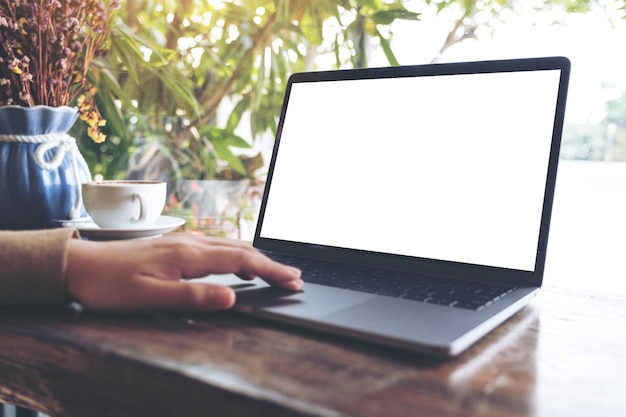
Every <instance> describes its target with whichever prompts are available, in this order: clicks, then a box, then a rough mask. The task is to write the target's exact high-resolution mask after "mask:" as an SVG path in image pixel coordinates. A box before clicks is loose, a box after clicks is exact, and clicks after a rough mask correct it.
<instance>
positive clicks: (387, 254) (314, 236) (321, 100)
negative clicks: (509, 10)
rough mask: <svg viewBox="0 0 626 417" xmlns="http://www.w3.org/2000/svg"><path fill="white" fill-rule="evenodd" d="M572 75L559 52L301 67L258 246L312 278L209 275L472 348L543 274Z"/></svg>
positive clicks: (279, 309) (401, 336)
mask: <svg viewBox="0 0 626 417" xmlns="http://www.w3.org/2000/svg"><path fill="white" fill-rule="evenodd" d="M569 71H570V63H569V61H568V60H567V58H563V57H545V58H527V59H514V60H497V61H481V62H463V63H450V64H433V65H418V66H401V67H390V68H368V69H355V70H338V71H321V72H308V73H297V74H294V75H292V77H291V78H290V80H289V82H288V85H287V89H286V94H285V99H284V104H283V109H282V113H281V116H280V121H279V129H278V133H277V137H276V142H275V147H274V150H273V155H272V159H271V163H270V168H269V174H268V180H267V184H266V189H265V193H264V197H263V200H262V205H261V210H260V216H259V220H258V226H257V229H256V233H255V237H254V243H253V244H254V246H255V247H256V248H258V249H259V250H261V251H264V252H265V253H267V254H268V255H269V256H272V257H277V259H278V260H280V261H282V262H286V263H291V264H294V265H296V266H299V267H301V268H302V269H303V279H304V281H305V286H304V289H303V291H302V292H300V293H290V292H285V291H282V290H279V289H275V288H272V287H269V286H268V285H267V284H264V283H263V281H261V280H259V279H257V280H254V281H253V282H252V283H248V282H242V281H241V280H238V279H237V278H235V277H233V276H221V277H212V278H210V280H211V281H212V282H216V281H217V282H221V283H223V284H227V285H232V286H233V288H235V289H236V290H237V303H236V306H235V309H236V310H237V311H239V312H243V313H247V314H253V315H255V316H259V317H264V318H268V319H272V320H278V321H281V322H285V323H290V324H293V325H297V326H303V327H306V328H310V329H315V330H318V331H323V332H330V333H334V334H338V335H341V336H344V337H349V338H354V339H358V340H362V341H366V342H371V343H376V344H382V345H385V346H391V347H394V348H400V349H403V350H408V351H412V352H419V353H424V354H428V355H435V356H443V357H449V356H455V355H458V354H459V353H461V352H462V351H463V350H465V349H466V348H467V347H469V346H470V345H471V344H473V343H474V342H476V341H477V340H479V339H480V338H481V337H482V336H484V335H485V334H487V333H488V332H489V331H491V330H492V329H494V328H495V327H496V326H497V325H499V324H500V323H502V322H503V321H505V320H506V319H507V318H509V317H510V316H512V315H513V314H514V313H515V312H517V311H519V310H520V309H521V308H522V307H523V306H525V305H526V304H527V303H528V302H529V300H530V299H531V298H532V297H533V296H534V295H535V294H536V293H537V291H538V290H539V288H540V286H541V284H542V278H543V272H544V263H545V257H546V248H547V243H548V229H549V224H550V213H551V208H552V200H553V194H554V187H555V180H556V173H557V163H558V156H559V146H560V139H561V133H562V128H563V118H564V112H565V102H566V95H567V86H568V80H569ZM318 264H322V265H321V266H320V265H318ZM319 267H321V271H322V272H319V270H318V269H316V268H319ZM352 270H355V271H357V272H355V273H354V274H353V271H352ZM329 271H330V272H329ZM370 278H371V280H370ZM370 281H373V283H372V282H370ZM422 281H423V282H424V283H423V284H422ZM433 283H434V284H433ZM378 284H380V285H381V286H382V287H386V289H383V290H378V289H376V288H377V287H376V286H377V285H378ZM439 284H441V285H442V286H443V287H444V289H443V290H441V289H439V288H438V286H439ZM446 285H447V287H446ZM413 286H416V287H418V288H417V289H415V288H413ZM420 286H423V287H425V288H426V289H425V290H424V289H422V290H420V289H419V287H420ZM389 287H391V288H389ZM435 287H437V289H433V290H432V291H431V292H428V290H429V289H430V288H435ZM485 287H486V288H487V289H484V288H485ZM494 288H495V289H494ZM396 290H397V292H398V293H399V294H398V293H394V291H396ZM446 291H447V292H446ZM421 293H424V294H421ZM416 294H420V295H419V296H417V295H416ZM429 294H430V295H429ZM473 296H476V297H477V298H478V301H475V300H474V301H471V299H472V297H473ZM459 297H460V298H459Z"/></svg>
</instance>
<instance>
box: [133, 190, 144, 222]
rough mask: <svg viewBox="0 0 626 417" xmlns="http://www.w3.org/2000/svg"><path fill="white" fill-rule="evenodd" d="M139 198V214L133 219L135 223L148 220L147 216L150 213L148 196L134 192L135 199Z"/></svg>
mask: <svg viewBox="0 0 626 417" xmlns="http://www.w3.org/2000/svg"><path fill="white" fill-rule="evenodd" d="M137 200H139V216H137V217H134V218H133V219H131V222H133V223H141V222H143V221H145V220H146V216H147V215H148V200H147V199H146V196H145V195H144V194H141V193H136V194H133V201H137Z"/></svg>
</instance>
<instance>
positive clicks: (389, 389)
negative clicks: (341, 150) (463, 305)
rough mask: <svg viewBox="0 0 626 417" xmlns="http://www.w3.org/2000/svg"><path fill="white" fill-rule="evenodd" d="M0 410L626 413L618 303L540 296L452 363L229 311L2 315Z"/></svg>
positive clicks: (565, 293) (380, 415) (622, 302)
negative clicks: (11, 406) (10, 405)
mask: <svg viewBox="0 0 626 417" xmlns="http://www.w3.org/2000/svg"><path fill="white" fill-rule="evenodd" d="M0 401H4V402H7V403H13V404H16V405H19V406H22V407H27V408H31V409H36V410H40V411H42V412H45V413H47V414H50V415H52V416H62V417H98V416H116V417H124V416H133V417H142V416H150V417H158V416H172V417H178V416H181V417H192V416H218V417H227V416H246V417H250V416H272V417H281V416H333V417H335V416H337V417H338V416H360V417H367V416H372V417H373V416H375V417H394V416H402V417H406V416H464V417H467V416H549V417H556V416H566V417H572V416H593V417H598V416H615V417H619V416H626V297H623V296H611V295H607V294H588V293H587V294H582V293H580V292H575V291H571V290H564V289H556V288H549V287H548V288H544V289H543V290H542V291H541V292H540V295H539V296H538V297H537V298H536V299H535V300H533V302H532V304H531V305H530V306H529V307H527V308H525V309H524V310H522V311H521V312H520V313H518V314H517V315H516V316H514V317H513V318H512V319H510V320H509V321H508V322H506V323H505V324H504V325H503V326H501V327H500V328H498V329H497V330H496V331H494V332H493V333H491V334H490V335H489V336H488V337H487V338H486V339H484V340H483V341H481V342H479V343H478V344H477V345H475V346H473V347H472V348H470V350H469V351H467V352H466V353H465V354H463V355H462V356H460V357H458V358H456V359H453V360H449V361H436V360H432V359H428V358H424V357H420V356H416V355H409V354H405V353H400V352H398V351H394V350H389V349H384V348H378V347H374V346H371V345H365V344H361V343H354V342H350V341H347V340H344V339H342V338H339V337H332V336H322V335H319V334H316V333H311V332H308V331H302V330H297V329H294V328H291V327H287V326H285V325H279V324H274V323H270V322H266V321H262V320H258V319H253V318H250V317H245V316H240V315H237V314H236V313H231V312H221V313H212V314H202V315H151V316H139V317H138V316H117V317H113V316H97V315H91V314H84V313H82V314H78V313H72V312H68V311H57V312H50V311H40V312H32V311H24V310H13V309H11V310H0Z"/></svg>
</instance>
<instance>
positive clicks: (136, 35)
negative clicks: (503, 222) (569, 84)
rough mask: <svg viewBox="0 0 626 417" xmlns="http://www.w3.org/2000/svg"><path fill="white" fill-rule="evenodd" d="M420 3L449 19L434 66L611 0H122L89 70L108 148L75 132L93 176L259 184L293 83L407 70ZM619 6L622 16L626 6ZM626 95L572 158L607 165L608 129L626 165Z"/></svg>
mask: <svg viewBox="0 0 626 417" xmlns="http://www.w3.org/2000/svg"><path fill="white" fill-rule="evenodd" d="M409 3H411V4H416V3H419V4H420V5H421V6H424V7H427V8H428V10H430V11H431V12H432V11H434V13H435V14H436V15H437V16H438V18H439V16H441V19H448V20H449V30H448V33H447V34H446V35H445V36H444V37H442V39H441V42H440V48H439V50H438V52H437V53H436V54H435V55H434V56H433V57H432V62H437V61H438V60H439V58H440V57H441V55H442V54H443V53H444V52H445V51H446V50H447V49H448V48H450V47H451V46H453V45H455V44H456V43H459V42H462V41H463V40H465V39H472V38H475V37H476V33H477V32H479V31H480V32H481V33H490V32H493V31H494V30H496V28H497V24H498V22H501V21H502V19H503V18H504V17H505V16H507V15H510V14H511V13H513V14H515V13H519V12H520V10H521V8H522V7H523V8H525V10H527V9H528V8H529V7H532V8H534V9H536V10H537V12H538V13H539V12H541V11H547V10H549V11H551V12H552V13H551V14H550V15H551V16H557V17H558V16H559V15H561V16H562V15H563V14H567V13H584V12H588V11H591V10H597V9H598V8H602V7H603V6H602V5H603V3H604V2H603V1H602V0H543V1H536V2H533V3H532V4H529V2H524V1H522V0H482V1H481V0H423V1H415V0H413V1H410V2H409V1H401V0H338V1H337V0H333V1H330V0H318V1H308V0H273V1H270V0H246V1H237V0H232V1H227V0H122V7H121V8H120V9H119V10H118V11H117V14H116V16H115V19H113V22H112V27H111V28H110V32H111V36H110V45H109V46H110V49H109V52H108V54H106V56H102V57H99V58H98V59H97V60H96V62H95V63H94V65H93V66H92V68H91V72H90V77H91V79H92V81H94V83H95V84H96V85H97V86H98V92H97V95H96V100H97V102H98V105H99V108H100V110H101V112H102V114H103V116H104V118H105V119H106V120H107V126H106V127H105V133H107V135H108V139H107V141H106V142H105V143H104V144H94V143H91V141H89V140H88V139H87V138H86V136H85V133H84V132H83V131H81V129H82V127H81V126H79V125H80V124H77V126H76V127H75V130H74V131H73V134H74V135H75V136H76V137H81V140H79V144H80V147H81V150H82V152H83V154H84V155H85V157H86V159H87V161H88V164H89V166H90V168H91V170H92V173H93V174H94V175H101V176H102V177H103V178H106V179H119V178H124V177H126V178H133V177H142V178H152V179H168V180H169V179H172V178H194V179H211V178H224V179H238V178H244V177H248V178H252V177H254V176H255V174H256V173H257V172H258V168H259V167H262V166H263V165H264V162H263V161H262V158H261V155H260V153H259V152H258V148H257V147H256V146H255V140H257V138H259V137H263V136H266V137H273V135H274V134H275V132H276V129H277V120H278V115H279V113H280V108H281V104H282V99H283V94H284V87H285V84H286V82H287V78H288V77H289V75H290V74H291V73H293V72H297V71H305V70H306V71H308V70H317V69H335V68H351V67H367V66H368V65H369V63H370V56H371V54H372V50H373V49H377V50H381V51H382V52H383V54H384V56H385V58H386V60H387V62H388V64H389V65H398V64H400V62H398V59H397V58H396V54H395V53H394V49H393V36H394V33H393V24H394V22H397V21H399V20H407V21H411V22H412V23H411V24H415V25H419V24H421V20H420V14H419V13H416V12H412V11H410V10H409V9H408V8H407V7H406V5H408V4H409ZM618 3H619V5H620V7H621V10H622V12H623V11H624V0H620V1H619V2H618ZM422 8H423V7H422ZM418 9H419V8H418ZM412 10H414V9H412ZM621 16H622V17H623V13H622V14H621ZM554 24H559V20H558V18H557V19H555V21H554ZM415 47H416V48H419V47H420V39H415ZM320 62H323V64H322V65H321V64H320ZM413 63H414V62H413ZM403 64H411V63H406V62H404V63H403ZM625 97H626V96H625ZM625 97H620V98H619V99H617V98H616V99H615V102H608V103H607V119H606V120H605V121H604V122H603V123H602V125H601V126H600V125H597V124H596V125H589V126H572V127H570V128H568V129H567V130H566V132H565V136H564V145H565V146H564V153H563V155H564V156H565V157H567V158H576V159H603V158H606V155H607V152H609V151H608V150H607V144H606V141H604V142H602V143H596V142H597V141H598V139H597V138H598V137H599V136H598V133H599V131H601V132H607V131H608V132H609V133H611V132H613V136H614V139H615V140H614V142H613V143H614V145H613V149H612V150H611V155H612V156H611V157H620V155H621V153H620V152H621V151H615V149H614V148H615V146H618V145H619V146H622V145H620V144H621V141H623V140H624V139H622V137H623V132H624V129H625V127H624V120H625V119H626V109H624V104H623V103H624V98H625ZM620 100H621V101H620ZM620 103H621V104H620ZM83 137H84V139H83ZM594 141H595V142H594ZM623 146H625V149H626V144H624V145H623ZM624 158H625V159H626V152H624Z"/></svg>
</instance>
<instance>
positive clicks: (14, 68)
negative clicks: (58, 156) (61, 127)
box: [0, 0, 120, 141]
mask: <svg viewBox="0 0 626 417" xmlns="http://www.w3.org/2000/svg"><path fill="white" fill-rule="evenodd" d="M119 5H120V0H0V105H17V106H25V107H32V106H36V105H47V106H55V107H56V106H65V105H70V104H71V103H72V102H73V101H74V100H75V99H77V98H78V97H79V96H81V94H86V99H85V100H87V101H88V102H90V104H89V105H90V108H89V111H88V112H87V113H85V114H86V116H85V117H86V118H87V119H86V121H87V122H88V125H89V129H88V133H89V136H90V137H91V138H92V139H93V140H94V141H102V140H104V135H103V134H102V133H101V132H100V129H99V128H100V127H101V126H103V124H102V123H103V120H102V117H101V115H100V113H99V112H98V109H97V107H96V106H95V103H94V100H93V95H94V94H95V90H90V89H89V88H90V85H89V82H88V78H87V72H88V70H89V66H90V65H91V62H92V60H93V58H94V57H95V56H97V55H99V54H102V53H103V48H104V46H105V41H106V36H107V33H108V32H107V29H108V24H109V20H110V18H111V15H112V12H113V10H115V9H117V8H118V7H119ZM79 108H81V106H80V104H79ZM80 111H81V118H82V116H83V114H82V113H83V110H82V108H81V109H80ZM83 120H85V119H83Z"/></svg>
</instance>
